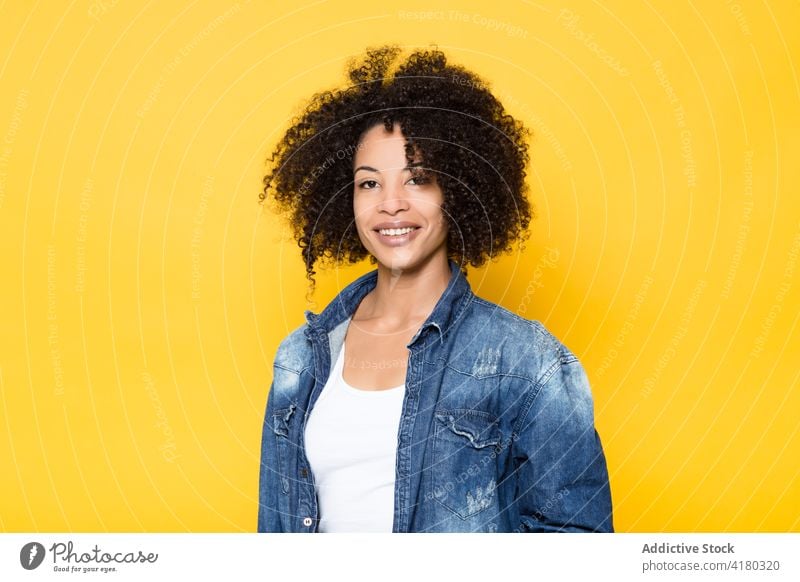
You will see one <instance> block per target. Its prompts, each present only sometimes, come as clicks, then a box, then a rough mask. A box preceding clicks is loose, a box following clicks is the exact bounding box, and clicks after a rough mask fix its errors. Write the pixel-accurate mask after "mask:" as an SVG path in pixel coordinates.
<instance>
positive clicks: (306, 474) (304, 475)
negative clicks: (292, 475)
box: [300, 469, 308, 477]
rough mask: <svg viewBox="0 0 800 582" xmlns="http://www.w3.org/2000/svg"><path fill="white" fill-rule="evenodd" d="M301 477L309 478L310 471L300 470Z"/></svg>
mask: <svg viewBox="0 0 800 582" xmlns="http://www.w3.org/2000/svg"><path fill="white" fill-rule="evenodd" d="M300 476H301V477H308V471H306V470H305V469H300Z"/></svg>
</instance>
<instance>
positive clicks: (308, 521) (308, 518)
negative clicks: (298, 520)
mask: <svg viewBox="0 0 800 582" xmlns="http://www.w3.org/2000/svg"><path fill="white" fill-rule="evenodd" d="M303 525H304V526H306V527H308V526H310V525H311V518H310V517H305V518H303Z"/></svg>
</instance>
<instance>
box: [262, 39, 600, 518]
mask: <svg viewBox="0 0 800 582" xmlns="http://www.w3.org/2000/svg"><path fill="white" fill-rule="evenodd" d="M399 55H400V51H399V49H397V48H395V47H382V48H378V49H374V50H370V51H368V52H367V55H366V57H365V58H364V59H363V61H361V62H356V63H354V64H351V65H350V69H349V78H350V81H351V85H349V86H348V87H346V88H344V89H341V90H337V91H328V92H324V93H320V94H317V95H315V96H314V98H313V99H312V101H311V103H310V104H309V105H308V106H307V108H306V109H305V111H304V112H303V114H302V115H301V116H300V117H299V118H297V119H295V120H294V121H293V123H292V125H291V127H290V128H289V130H288V131H287V133H286V134H285V135H284V136H283V138H282V140H281V141H280V143H279V144H278V145H277V147H276V149H275V151H274V152H273V154H272V157H271V163H272V171H271V173H269V174H268V175H267V176H266V177H265V178H264V191H263V192H262V195H261V198H262V200H265V199H267V198H270V197H272V198H274V199H275V201H276V202H277V204H278V208H279V209H281V210H283V211H285V212H286V213H287V214H288V215H289V219H290V222H291V224H292V226H293V228H294V232H295V236H296V238H297V241H298V243H299V246H300V248H301V249H302V255H303V258H304V261H305V265H306V271H307V275H308V278H309V279H310V280H311V282H312V283H313V281H314V274H315V270H314V267H315V265H316V263H317V262H318V261H319V260H328V261H330V262H334V263H338V264H342V263H351V262H357V261H359V260H361V259H363V258H365V257H369V258H370V260H371V261H372V262H373V263H374V264H376V265H377V269H376V270H374V271H372V272H370V273H368V274H366V275H364V276H362V277H360V278H358V279H357V280H355V281H354V282H352V283H350V284H349V285H347V286H346V287H345V288H344V289H343V290H342V291H341V293H339V295H338V296H337V297H336V298H335V299H334V300H333V301H331V303H330V304H329V305H328V306H327V307H326V308H325V309H324V310H323V311H322V312H321V313H319V314H314V313H311V312H310V311H306V323H305V324H303V325H302V326H301V327H300V328H298V329H296V330H295V331H293V332H292V333H291V334H289V336H288V337H286V338H285V339H284V340H283V342H281V344H280V346H279V348H278V352H277V354H276V357H275V363H274V377H273V384H272V387H271V389H270V391H269V396H268V401H267V410H266V416H265V419H264V427H263V438H262V463H261V475H260V489H259V502H260V503H259V516H258V530H259V531H267V532H342V531H360V532H365V531H376V532H380V531H383V532H392V531H393V532H510V531H517V532H532V531H612V515H611V498H610V489H609V483H608V474H607V470H606V463H605V457H604V454H603V450H602V446H601V444H600V440H599V437H598V435H597V432H596V431H595V428H594V418H593V403H592V396H591V392H590V389H589V385H588V381H587V378H586V375H585V373H584V371H583V368H582V367H581V365H580V363H579V362H578V360H577V358H576V357H575V356H574V355H573V354H572V353H571V352H570V351H569V350H568V349H567V348H566V347H565V346H564V345H563V344H562V343H560V342H559V341H558V340H557V339H556V338H555V337H554V336H553V335H551V334H550V333H549V332H548V331H547V330H546V329H545V328H544V327H543V326H542V324H540V323H539V322H535V321H528V320H526V319H523V318H521V317H519V316H517V315H515V314H513V313H511V312H509V311H507V310H505V309H503V308H501V307H499V306H497V305H495V304H493V303H490V302H488V301H486V300H484V299H481V298H479V297H477V296H475V295H474V294H473V293H472V291H471V289H470V285H469V283H468V282H467V279H466V277H465V274H464V269H465V268H466V264H467V263H469V264H471V265H473V266H480V265H482V264H484V263H485V262H486V261H487V260H489V259H491V258H493V257H496V256H497V255H499V254H501V253H503V252H507V251H509V250H510V249H511V247H512V245H513V243H514V242H515V241H517V240H520V239H521V238H522V237H523V236H525V232H526V229H527V227H528V224H529V222H530V219H531V210H530V206H529V203H528V201H527V199H526V197H525V192H526V187H525V167H526V165H527V162H528V156H527V147H526V142H525V138H526V135H527V132H526V130H525V128H524V127H523V126H522V125H521V124H520V123H519V122H518V121H516V120H514V119H513V118H511V117H510V116H509V115H507V114H506V113H505V111H504V109H503V107H502V105H501V104H500V103H499V102H498V101H497V99H495V98H494V96H493V95H492V94H491V92H490V91H489V90H488V89H487V88H486V86H485V85H484V84H483V83H482V82H481V81H480V79H479V78H478V77H476V76H475V75H474V74H472V73H470V72H469V71H467V70H465V69H463V68H462V67H459V66H455V65H452V64H448V63H447V60H446V58H445V55H444V54H442V53H441V52H440V51H438V50H435V49H432V50H428V51H418V52H415V53H413V54H411V55H410V56H409V57H408V58H407V59H406V60H405V61H402V62H399V63H398V60H399Z"/></svg>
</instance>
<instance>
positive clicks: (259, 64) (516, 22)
mask: <svg viewBox="0 0 800 582" xmlns="http://www.w3.org/2000/svg"><path fill="white" fill-rule="evenodd" d="M0 10H1V11H2V15H1V16H0V22H1V23H2V24H0V82H1V83H2V91H0V241H1V242H2V248H1V249H0V251H1V252H2V259H1V262H0V265H2V266H1V267H0V268H1V269H2V271H1V272H2V286H0V306H1V308H2V317H0V320H1V321H0V325H2V328H0V329H1V331H2V333H0V407H2V411H1V412H0V470H1V471H2V478H1V479H0V530H4V531H25V530H32V531H93V530H94V531H132V532H138V531H254V530H255V526H256V512H257V484H258V483H257V481H258V466H259V443H260V434H261V432H260V431H261V421H262V417H263V412H264V404H265V402H266V396H267V390H268V388H269V384H270V381H271V366H272V358H273V356H274V353H275V349H276V346H277V344H278V342H279V341H280V339H281V338H282V337H283V336H284V335H285V334H286V333H287V332H288V331H289V330H291V329H293V328H294V327H296V326H298V325H300V323H302V321H303V314H302V312H303V309H305V308H307V307H311V308H313V309H315V310H317V311H318V310H319V309H321V308H322V307H323V306H324V305H325V304H326V303H327V301H328V300H329V299H330V298H331V297H332V296H333V294H334V293H336V292H337V290H338V289H340V288H341V287H342V286H344V285H346V284H347V283H348V282H350V281H351V280H352V279H353V278H354V277H355V276H356V275H358V274H360V273H363V272H365V271H366V270H368V269H369V268H370V266H369V265H368V264H366V263H365V264H362V265H359V266H355V267H349V268H345V269H330V270H327V271H322V272H321V274H320V276H319V277H318V281H319V288H318V291H317V293H316V295H315V296H314V298H313V299H314V305H308V304H306V302H305V287H304V285H305V279H304V273H303V268H302V264H301V261H300V258H299V252H298V250H297V248H296V246H295V245H294V243H293V242H292V241H291V239H290V238H289V236H288V232H287V229H286V228H285V227H284V226H283V224H282V223H281V222H280V221H279V220H278V219H277V218H275V217H274V216H273V215H272V214H270V213H268V212H265V209H264V208H263V207H261V206H259V205H258V204H257V200H258V193H259V191H260V186H261V183H260V179H261V176H262V175H263V172H264V169H265V165H264V159H265V157H266V154H267V153H268V151H269V150H270V148H271V146H272V145H273V144H274V142H275V140H276V139H277V138H278V136H279V135H280V133H281V132H282V131H283V130H285V128H286V127H287V125H288V123H289V120H290V117H291V115H293V114H295V113H297V111H298V110H299V107H300V106H301V104H302V102H303V100H304V99H305V98H307V97H308V96H309V95H310V94H311V93H313V92H314V91H317V90H320V89H325V88H329V87H332V86H335V85H337V84H340V83H341V82H343V79H344V77H343V70H344V66H345V62H346V60H347V59H348V58H349V57H351V56H353V55H357V54H360V53H362V52H363V50H364V48H365V47H366V46H368V45H374V44H380V43H384V42H397V43H400V44H403V45H408V46H410V47H414V46H419V45H427V44H429V43H432V42H435V43H437V44H438V45H439V46H440V48H442V49H444V50H445V51H446V52H447V53H448V54H449V55H450V57H451V59H452V61H454V62H456V63H460V64H463V65H465V66H467V67H469V68H472V69H473V70H475V71H476V72H477V73H478V74H480V75H482V76H484V77H485V78H486V79H487V80H488V81H489V82H490V83H491V84H492V87H493V88H494V90H495V91H496V93H497V95H498V96H500V97H501V99H502V100H503V101H504V102H505V103H506V105H507V108H508V109H509V111H510V112H511V113H512V114H513V115H516V116H518V117H520V118H521V119H522V120H523V121H525V122H526V123H527V124H528V125H529V126H530V127H531V128H532V129H533V130H534V132H535V134H536V137H535V139H534V140H533V143H532V158H533V162H532V166H531V172H530V186H531V197H532V199H533V200H534V203H535V205H536V208H537V211H538V219H537V220H536V222H535V223H534V225H533V234H532V236H531V239H530V241H529V242H528V243H527V244H526V246H525V249H524V250H523V251H522V252H519V253H515V254H512V255H508V256H505V257H503V258H502V259H501V260H498V261H497V262H494V263H491V264H490V265H488V266H486V267H485V268H483V269H480V270H474V271H471V273H470V281H471V283H472V285H473V290H474V291H475V292H476V293H478V294H479V295H482V296H483V297H485V298H487V299H489V300H491V301H495V302H498V303H500V304H502V305H503V306H505V307H507V308H508V309H510V310H512V311H515V312H517V313H521V314H524V315H525V316H526V317H528V318H530V319H539V320H541V321H542V322H544V323H545V325H546V326H547V327H548V328H549V329H550V330H551V331H552V332H553V333H554V334H555V335H556V336H557V337H559V338H560V339H561V340H562V341H563V342H564V343H565V344H566V345H568V346H569V347H570V348H571V349H572V350H573V351H574V352H575V353H576V354H577V355H578V356H579V357H580V359H581V361H582V362H583V364H584V366H585V368H586V371H587V373H588V375H589V378H590V380H591V383H592V387H593V391H594V396H595V410H596V417H597V426H598V430H599V432H600V435H601V437H602V439H603V444H604V446H605V449H606V454H607V457H608V464H609V471H610V475H611V480H612V490H613V499H614V508H615V525H616V528H617V530H618V531H623V532H637V531H799V530H800V480H798V469H799V468H800V464H799V463H798V459H799V458H800V435H798V412H800V389H798V381H799V374H800V367H799V366H798V359H799V358H798V356H799V355H800V331H798V328H797V324H798V317H799V315H798V313H799V312H800V310H798V304H799V303H800V301H799V300H800V277H798V272H799V271H800V266H799V265H798V253H800V212H799V211H800V200H798V191H799V188H798V186H800V170H799V169H798V166H800V164H799V163H798V160H800V155H798V154H800V147H799V146H800V83H799V82H798V71H797V69H796V65H797V62H798V57H799V56H800V12H799V11H798V5H797V3H796V2H791V1H789V0H785V1H780V2H769V3H767V2H745V1H740V2H731V1H723V0H720V1H713V2H710V1H694V2H689V1H678V2H672V1H666V0H664V1H661V2H648V1H645V2H642V3H638V2H637V3H633V2H627V1H622V0H618V1H616V2H545V1H544V0H543V1H541V2H522V1H496V2H489V3H487V2H460V3H458V4H455V3H447V4H445V3H437V2H430V1H429V2H425V3H421V2H405V1H404V2H402V3H401V2H396V1H391V2H374V3H364V2H339V1H318V2H310V3H302V4H300V5H297V6H295V5H294V4H293V3H290V2H270V3H261V2H244V1H242V2H238V3H232V2H208V1H197V2H146V3H145V2H128V1H119V2H116V1H113V0H105V1H103V0H88V1H80V2H78V1H76V2H62V3H61V4H60V5H59V4H58V3H56V2H29V3H25V2H7V3H4V4H3V6H2V8H1V9H0ZM419 11H427V12H428V13H427V14H423V13H420V12H419Z"/></svg>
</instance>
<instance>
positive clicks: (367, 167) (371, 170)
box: [353, 166, 380, 174]
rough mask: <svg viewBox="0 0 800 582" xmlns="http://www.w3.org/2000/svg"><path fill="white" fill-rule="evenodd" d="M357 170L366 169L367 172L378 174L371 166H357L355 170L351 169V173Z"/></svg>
mask: <svg viewBox="0 0 800 582" xmlns="http://www.w3.org/2000/svg"><path fill="white" fill-rule="evenodd" d="M359 170H366V171H367V172H377V173H378V174H380V171H378V170H376V169H375V168H373V167H372V166H359V167H357V168H356V169H355V170H353V174H355V173H356V172H358V171H359Z"/></svg>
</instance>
